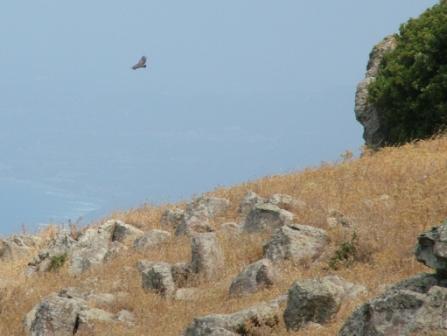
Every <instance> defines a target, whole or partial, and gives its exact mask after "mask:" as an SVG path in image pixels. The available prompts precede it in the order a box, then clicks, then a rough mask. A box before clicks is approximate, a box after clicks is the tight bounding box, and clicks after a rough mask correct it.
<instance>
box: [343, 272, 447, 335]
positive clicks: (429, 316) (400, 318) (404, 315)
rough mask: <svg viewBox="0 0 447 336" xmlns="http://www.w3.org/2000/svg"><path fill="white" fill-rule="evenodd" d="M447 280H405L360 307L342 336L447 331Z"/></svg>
mask: <svg viewBox="0 0 447 336" xmlns="http://www.w3.org/2000/svg"><path fill="white" fill-rule="evenodd" d="M446 285H447V284H446V280H445V279H442V278H440V277H439V276H437V275H434V274H421V275H418V276H416V277H414V278H411V279H408V280H405V281H403V282H401V283H399V284H397V285H395V286H393V287H391V288H390V289H389V290H387V291H386V292H385V293H384V294H382V295H380V296H379V297H377V298H375V299H373V300H370V301H368V302H367V303H365V304H364V305H362V306H360V308H358V309H357V310H356V311H355V312H354V313H353V314H352V315H351V317H349V318H348V320H347V321H346V322H345V324H344V326H343V327H342V329H341V330H340V332H339V334H338V335H339V336H351V335H355V336H369V335H374V336H388V335H398V336H407V335H408V336H410V335H419V334H423V332H433V333H435V332H436V331H437V332H442V333H445V332H447V326H446V324H445V316H446V314H447V307H446V306H445V302H447V288H446Z"/></svg>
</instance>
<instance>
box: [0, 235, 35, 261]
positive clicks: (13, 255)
mask: <svg viewBox="0 0 447 336" xmlns="http://www.w3.org/2000/svg"><path fill="white" fill-rule="evenodd" d="M40 243H41V239H40V238H39V237H37V236H31V235H14V236H12V237H9V238H7V239H0V261H10V260H15V259H17V258H21V257H24V256H27V255H29V254H30V253H32V252H33V251H34V250H35V249H36V248H37V247H38V245H39V244H40Z"/></svg>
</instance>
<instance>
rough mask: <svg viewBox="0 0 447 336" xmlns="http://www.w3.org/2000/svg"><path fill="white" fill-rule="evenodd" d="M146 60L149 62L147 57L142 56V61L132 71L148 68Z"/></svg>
mask: <svg viewBox="0 0 447 336" xmlns="http://www.w3.org/2000/svg"><path fill="white" fill-rule="evenodd" d="M146 60H147V58H146V56H142V57H141V58H140V60H139V61H138V63H137V64H135V65H134V66H133V67H132V69H133V70H137V69H139V68H145V67H146Z"/></svg>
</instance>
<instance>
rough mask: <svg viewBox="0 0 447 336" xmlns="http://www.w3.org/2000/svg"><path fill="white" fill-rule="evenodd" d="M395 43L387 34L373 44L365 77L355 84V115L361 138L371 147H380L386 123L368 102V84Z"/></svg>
mask: <svg viewBox="0 0 447 336" xmlns="http://www.w3.org/2000/svg"><path fill="white" fill-rule="evenodd" d="M396 45H397V40H396V37H395V36H387V37H385V39H384V40H382V41H381V42H380V43H378V44H377V45H376V46H374V48H373V50H372V51H371V53H370V55H369V62H368V66H367V72H366V75H365V79H363V80H362V81H361V82H360V83H359V84H358V86H357V92H356V95H355V116H356V119H357V121H359V122H360V123H361V124H362V126H363V128H364V132H363V138H364V139H365V143H366V145H367V146H370V147H372V148H377V147H380V146H381V145H382V144H383V141H384V138H385V136H384V131H385V129H386V125H382V124H381V120H380V111H378V110H377V109H376V108H375V107H374V106H372V105H371V104H370V103H369V102H368V86H369V84H370V83H371V82H373V81H375V79H376V76H377V74H378V71H379V66H380V64H381V63H382V60H383V57H384V56H385V54H386V53H388V52H390V51H392V50H394V49H395V48H396Z"/></svg>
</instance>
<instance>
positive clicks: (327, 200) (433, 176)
mask: <svg viewBox="0 0 447 336" xmlns="http://www.w3.org/2000/svg"><path fill="white" fill-rule="evenodd" d="M446 168H447V138H445V137H441V138H437V139H433V140H429V141H422V142H418V143H415V144H409V145H406V146H403V147H401V148H386V149H384V150H381V151H380V152H378V153H374V154H372V153H368V152H366V153H364V155H363V156H362V158H360V159H352V158H351V155H350V153H345V154H344V155H343V157H342V158H341V159H340V162H338V163H336V164H322V165H321V166H320V167H317V168H312V169H307V170H305V171H302V172H297V173H293V174H288V175H281V176H271V177H266V178H263V179H261V180H257V181H253V182H249V183H246V184H243V185H239V186H235V187H230V188H221V189H217V190H215V191H213V192H211V193H209V195H212V196H216V197H222V198H226V199H228V200H229V207H228V209H226V210H225V211H224V212H223V213H221V214H219V215H218V216H214V217H213V218H212V220H210V222H209V226H210V227H211V229H213V230H215V231H216V235H217V239H218V242H219V244H220V246H221V248H222V250H223V254H224V266H223V267H222V268H221V270H220V271H219V274H218V276H217V277H214V278H213V280H212V281H209V280H206V279H202V278H197V279H196V280H195V283H194V287H196V288H198V289H199V290H200V292H199V293H200V295H196V296H195V297H194V298H193V300H188V301H183V300H175V299H172V298H165V297H163V296H161V295H160V294H158V293H156V292H151V291H148V290H145V289H143V287H142V277H141V273H140V271H139V270H138V268H137V264H138V262H139V261H140V260H148V261H163V262H167V263H170V264H174V263H179V262H189V261H190V260H191V239H190V237H188V236H187V235H180V236H176V235H175V231H176V230H175V229H174V228H171V229H169V230H168V231H170V233H171V238H170V239H168V240H166V241H165V242H163V243H162V244H160V245H157V246H156V247H155V248H148V249H143V250H137V249H134V248H128V249H122V250H119V251H118V252H117V253H116V255H114V256H113V258H110V259H109V260H108V261H106V262H104V263H101V264H99V265H96V266H93V267H90V268H88V269H87V270H85V271H83V272H82V273H79V274H73V272H71V271H70V265H69V263H68V262H61V266H60V267H59V266H58V267H54V268H53V269H52V270H50V271H47V272H34V273H32V274H31V275H26V274H25V273H26V272H25V271H26V270H27V269H29V267H28V266H27V265H28V263H29V262H30V261H31V260H33V257H35V255H36V253H37V252H38V251H39V250H41V249H42V248H44V247H45V244H47V243H48V241H49V240H50V239H51V238H52V237H54V236H55V235H56V233H57V228H49V229H47V230H45V231H44V232H40V233H39V236H40V238H41V239H40V240H39V241H37V242H36V243H35V244H36V246H35V247H32V248H30V250H29V254H25V255H19V256H14V257H13V258H6V257H5V258H3V261H0V335H11V336H13V335H23V334H24V323H23V321H24V318H25V315H26V314H27V313H28V312H29V311H31V309H32V308H33V307H34V306H35V305H36V304H38V303H39V302H41V301H42V299H43V298H45V297H47V296H48V295H49V294H51V293H53V292H59V291H60V290H61V289H63V288H67V287H74V288H78V289H82V290H85V291H91V292H96V293H113V294H115V295H116V294H117V293H121V294H122V295H117V299H116V300H114V301H113V302H112V303H105V302H102V301H101V300H96V301H95V303H94V306H95V307H96V308H99V309H102V308H104V309H105V310H107V311H108V312H110V313H111V314H117V313H119V312H121V311H123V310H126V311H128V312H130V313H132V314H133V316H134V322H133V324H126V323H113V324H111V323H108V322H104V323H100V322H97V323H95V324H94V326H93V327H92V328H89V330H85V331H83V330H79V332H78V333H77V335H180V334H181V333H182V331H184V330H185V328H186V327H187V326H188V325H190V324H191V322H192V320H193V318H195V317H199V316H203V315H208V314H212V313H232V312H236V311H238V310H241V309H243V308H246V307H250V306H252V305H255V304H257V303H260V302H264V301H268V300H271V299H275V298H277V297H278V296H280V295H282V294H286V293H287V291H288V289H289V288H290V287H291V285H292V284H293V283H294V281H296V280H300V279H316V278H321V277H323V276H327V275H338V276H340V277H342V278H344V279H345V280H347V281H350V282H353V283H356V284H360V285H363V286H365V287H366V288H367V290H368V291H367V293H366V294H361V295H360V296H358V297H356V298H355V299H353V300H348V301H345V302H343V303H342V305H341V308H340V309H339V310H338V312H337V313H336V315H335V316H333V317H332V318H331V319H330V321H328V322H327V323H325V324H323V325H322V327H318V328H317V327H312V326H311V327H309V328H306V329H302V330H299V331H296V332H287V331H286V328H285V325H284V322H283V321H280V325H279V326H277V327H276V328H275V329H274V331H273V334H275V335H311V336H312V335H336V334H337V332H338V330H339V329H340V327H341V326H342V324H343V321H344V320H345V319H346V318H347V317H348V316H349V315H350V314H351V313H352V311H353V310H354V308H355V307H356V306H358V305H359V304H361V303H362V302H364V301H365V300H367V299H368V298H372V297H374V296H376V295H378V294H379V293H381V292H382V291H383V290H384V289H385V288H386V286H387V285H389V284H392V283H395V282H397V281H399V280H401V279H404V278H407V277H409V276H411V275H413V274H416V273H418V272H421V271H429V269H428V268H425V267H424V266H422V265H421V264H419V263H417V262H416V260H415V259H414V254H413V249H414V246H415V243H416V238H417V236H418V235H419V234H420V233H421V232H423V231H425V230H426V229H428V228H430V227H431V226H433V225H436V224H438V223H440V222H441V221H442V220H444V219H445V217H446V215H447V183H446V181H447V169H446ZM248 191H253V192H255V193H257V194H258V195H260V196H262V197H265V198H268V197H270V196H271V195H273V194H277V193H280V194H288V195H290V196H292V197H293V198H294V199H295V200H296V201H297V202H295V203H293V204H291V205H289V206H285V207H284V208H287V209H286V210H288V211H290V212H291V213H293V214H294V219H293V222H294V223H298V224H305V225H309V226H312V227H316V228H321V229H324V230H326V232H327V234H328V236H329V239H330V243H329V245H328V246H327V247H326V248H325V250H324V252H323V254H322V255H321V256H320V257H319V258H317V259H316V260H312V259H311V258H309V259H308V260H302V261H300V262H292V261H290V260H289V261H288V260H285V261H281V262H279V263H277V264H276V268H277V270H278V273H279V277H278V279H277V280H276V281H275V283H274V284H273V286H270V287H267V288H265V289H262V290H260V291H257V292H255V293H253V294H250V295H246V296H242V297H239V296H237V297H232V296H230V295H229V287H230V284H231V282H232V280H233V279H234V278H235V277H236V276H237V275H238V274H239V272H240V271H241V270H242V269H243V268H244V267H245V266H247V265H248V264H250V263H253V262H255V261H257V260H259V259H261V258H262V257H263V248H262V247H263V245H264V243H265V242H266V241H268V240H269V239H270V237H271V235H272V233H271V232H269V231H268V230H267V231H263V230H261V231H260V232H252V233H242V234H235V233H234V232H233V233H231V230H227V229H223V228H222V224H224V223H228V222H235V223H240V222H241V220H242V219H241V214H240V212H239V207H240V202H241V200H242V199H243V198H244V196H245V195H246V193H247V192H248ZM185 206H186V204H176V205H166V206H162V207H152V206H150V205H144V206H142V207H140V208H136V209H131V210H128V211H118V212H116V213H114V214H111V215H110V216H109V218H114V219H118V220H122V221H123V222H125V223H127V224H130V225H133V226H135V227H137V228H139V229H140V230H142V231H144V232H147V231H149V230H152V229H162V230H166V229H167V227H166V226H165V225H163V226H162V225H161V217H162V214H163V213H164V211H165V210H166V209H169V208H174V207H179V208H183V209H184V208H185ZM109 218H107V219H109ZM105 220H106V219H105ZM105 220H104V221H101V223H103V222H105ZM101 223H94V224H92V225H99V224H101ZM84 230H85V229H84ZM206 230H208V228H206ZM71 231H72V232H71V234H72V236H73V237H74V238H75V239H76V237H77V236H82V233H83V232H82V231H83V230H80V229H78V228H75V227H72V228H71ZM354 232H355V238H354V239H353V234H354ZM346 246H354V247H355V254H352V255H351V256H350V257H349V258H347V259H346V260H345V259H343V258H341V257H340V251H341V250H343V248H344V247H346ZM337 251H338V253H337ZM334 256H335V257H336V256H338V259H337V258H334ZM263 334H264V335H270V334H272V331H271V330H268V331H265V330H262V329H259V330H255V329H253V332H252V333H251V335H259V336H260V335H263Z"/></svg>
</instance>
